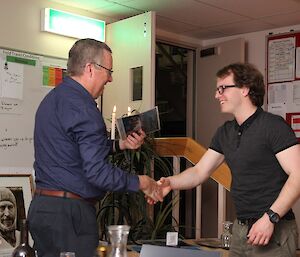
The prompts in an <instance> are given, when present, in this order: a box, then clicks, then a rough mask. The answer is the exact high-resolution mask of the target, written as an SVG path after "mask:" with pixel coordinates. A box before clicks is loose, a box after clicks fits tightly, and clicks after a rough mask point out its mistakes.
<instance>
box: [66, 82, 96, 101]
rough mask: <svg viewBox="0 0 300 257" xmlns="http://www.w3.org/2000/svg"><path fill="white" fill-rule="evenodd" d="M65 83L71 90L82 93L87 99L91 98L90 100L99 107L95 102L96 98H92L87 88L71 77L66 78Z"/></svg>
mask: <svg viewBox="0 0 300 257" xmlns="http://www.w3.org/2000/svg"><path fill="white" fill-rule="evenodd" d="M64 82H65V83H66V84H67V85H68V86H70V87H71V88H73V89H75V90H77V91H79V92H81V93H82V94H83V95H85V96H86V97H87V98H90V100H91V101H93V102H94V103H95V105H97V103H96V102H95V100H94V98H93V97H92V96H91V94H90V93H89V91H87V90H86V88H85V87H84V86H83V85H81V84H80V83H79V82H77V81H76V80H74V79H72V78H71V77H69V76H67V77H65V78H64Z"/></svg>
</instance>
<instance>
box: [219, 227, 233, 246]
mask: <svg viewBox="0 0 300 257" xmlns="http://www.w3.org/2000/svg"><path fill="white" fill-rule="evenodd" d="M232 224H233V223H232V222H231V221H224V222H223V233H222V235H221V242H222V247H223V248H225V249H229V248H230V244H231V238H232V234H231V231H230V230H231V226H232Z"/></svg>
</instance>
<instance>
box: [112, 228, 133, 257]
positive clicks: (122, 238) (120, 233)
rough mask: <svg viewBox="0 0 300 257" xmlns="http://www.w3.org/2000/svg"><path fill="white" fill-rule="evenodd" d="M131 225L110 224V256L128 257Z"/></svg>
mask: <svg viewBox="0 0 300 257" xmlns="http://www.w3.org/2000/svg"><path fill="white" fill-rule="evenodd" d="M129 230H130V226H127V225H112V226H108V233H109V237H110V242H111V251H110V254H109V257H127V237H128V234H129Z"/></svg>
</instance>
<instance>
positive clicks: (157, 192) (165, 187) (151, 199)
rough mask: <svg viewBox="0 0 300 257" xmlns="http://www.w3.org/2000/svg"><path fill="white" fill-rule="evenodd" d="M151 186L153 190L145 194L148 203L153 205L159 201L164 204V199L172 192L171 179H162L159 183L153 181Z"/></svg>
mask: <svg viewBox="0 0 300 257" xmlns="http://www.w3.org/2000/svg"><path fill="white" fill-rule="evenodd" d="M151 186H152V188H151V189H150V191H149V192H147V193H146V192H144V193H145V198H146V199H147V203H148V204H151V205H153V204H155V203H157V202H158V201H160V202H162V201H163V198H164V197H165V196H166V195H167V194H168V193H169V192H170V191H171V190H172V188H171V186H170V180H169V178H164V177H162V178H160V180H158V181H155V180H152V181H151ZM151 190H152V191H151Z"/></svg>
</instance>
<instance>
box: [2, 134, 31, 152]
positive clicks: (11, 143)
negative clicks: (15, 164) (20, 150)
mask: <svg viewBox="0 0 300 257" xmlns="http://www.w3.org/2000/svg"><path fill="white" fill-rule="evenodd" d="M32 142H33V138H32V137H27V136H25V137H2V138H0V149H2V150H8V149H10V148H15V147H18V146H19V145H20V144H32Z"/></svg>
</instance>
